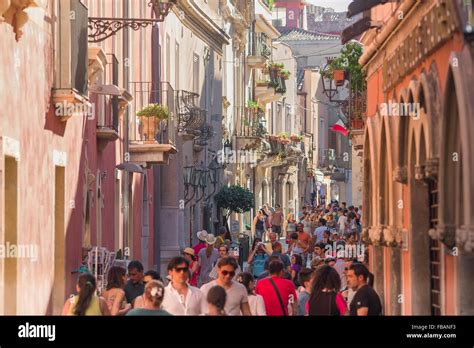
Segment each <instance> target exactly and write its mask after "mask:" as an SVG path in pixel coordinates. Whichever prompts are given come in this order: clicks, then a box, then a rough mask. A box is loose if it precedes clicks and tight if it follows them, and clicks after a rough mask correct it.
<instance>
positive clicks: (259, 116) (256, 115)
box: [234, 107, 268, 151]
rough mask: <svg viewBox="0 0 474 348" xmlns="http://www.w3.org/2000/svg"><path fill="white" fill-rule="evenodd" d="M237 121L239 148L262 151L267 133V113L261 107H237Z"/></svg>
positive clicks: (235, 111)
mask: <svg viewBox="0 0 474 348" xmlns="http://www.w3.org/2000/svg"><path fill="white" fill-rule="evenodd" d="M234 117H235V119H236V120H238V121H237V122H238V123H237V129H236V133H235V134H236V137H237V148H238V149H241V150H244V151H252V150H256V151H261V150H262V145H263V140H264V139H265V136H266V135H267V133H268V131H267V127H266V119H265V113H264V111H263V110H262V109H260V108H249V107H235V108H234Z"/></svg>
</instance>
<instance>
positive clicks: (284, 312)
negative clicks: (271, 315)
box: [268, 277, 288, 317]
mask: <svg viewBox="0 0 474 348" xmlns="http://www.w3.org/2000/svg"><path fill="white" fill-rule="evenodd" d="M268 280H269V281H270V283H271V284H272V286H273V288H274V289H275V292H276V294H277V296H278V301H280V306H281V309H282V311H283V315H284V316H285V317H286V316H288V314H287V313H286V310H285V305H284V304H283V300H282V299H281V295H280V291H278V288H277V286H276V284H275V282H274V281H273V279H272V278H271V277H270V278H268Z"/></svg>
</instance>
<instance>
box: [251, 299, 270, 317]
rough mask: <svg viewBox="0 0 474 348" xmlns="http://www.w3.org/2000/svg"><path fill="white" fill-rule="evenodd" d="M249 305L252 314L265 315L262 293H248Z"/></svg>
mask: <svg viewBox="0 0 474 348" xmlns="http://www.w3.org/2000/svg"><path fill="white" fill-rule="evenodd" d="M249 306H250V313H252V315H263V316H265V315H267V311H266V310H265V302H264V301H263V297H262V295H249Z"/></svg>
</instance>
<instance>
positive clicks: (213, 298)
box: [206, 285, 227, 316]
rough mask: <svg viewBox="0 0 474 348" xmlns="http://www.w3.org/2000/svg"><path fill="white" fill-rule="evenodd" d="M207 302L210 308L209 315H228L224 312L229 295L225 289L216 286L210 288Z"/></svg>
mask: <svg viewBox="0 0 474 348" xmlns="http://www.w3.org/2000/svg"><path fill="white" fill-rule="evenodd" d="M206 300H207V305H208V306H209V312H208V315H213V316H224V315H227V314H226V313H225V310H224V308H225V302H226V301H227V293H226V291H225V289H224V288H223V287H221V286H219V285H216V286H213V287H212V288H210V289H209V292H208V293H207V298H206Z"/></svg>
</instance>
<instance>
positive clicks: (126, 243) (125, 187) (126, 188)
mask: <svg viewBox="0 0 474 348" xmlns="http://www.w3.org/2000/svg"><path fill="white" fill-rule="evenodd" d="M122 6H123V15H124V18H128V16H129V1H127V0H123V1H122ZM129 50H130V42H129V41H128V28H124V34H123V58H124V60H125V59H130V52H129ZM129 80H130V75H129V70H128V67H126V66H125V65H123V82H124V87H125V89H128V85H129ZM124 116H125V117H124V118H123V123H124V124H123V126H124V127H123V129H124V130H125V131H124V136H123V142H124V153H123V159H122V160H123V162H124V163H125V162H127V161H128V160H129V159H130V158H129V149H128V135H129V125H128V121H129V117H130V111H129V108H126V110H125V114H124ZM123 174H124V176H123V180H122V192H123V247H124V251H125V250H127V249H126V248H127V247H128V248H129V247H130V240H129V220H130V219H129V212H130V208H129V207H130V203H129V202H130V185H129V182H130V173H129V172H127V171H124V172H123ZM132 175H133V174H132ZM132 241H133V238H132ZM125 259H128V256H125Z"/></svg>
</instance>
